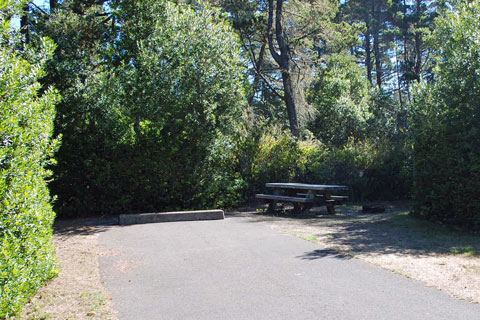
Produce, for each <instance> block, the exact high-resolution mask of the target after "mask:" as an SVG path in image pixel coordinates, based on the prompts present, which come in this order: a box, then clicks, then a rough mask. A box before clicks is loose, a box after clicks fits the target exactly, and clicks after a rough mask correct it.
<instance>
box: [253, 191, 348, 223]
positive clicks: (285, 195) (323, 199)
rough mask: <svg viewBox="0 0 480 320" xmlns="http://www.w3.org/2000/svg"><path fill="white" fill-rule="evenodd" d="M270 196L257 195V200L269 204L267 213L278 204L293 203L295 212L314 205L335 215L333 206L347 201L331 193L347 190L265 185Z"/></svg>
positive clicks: (308, 208)
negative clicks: (323, 206) (324, 208)
mask: <svg viewBox="0 0 480 320" xmlns="http://www.w3.org/2000/svg"><path fill="white" fill-rule="evenodd" d="M266 187H267V188H272V189H273V192H272V194H257V195H255V197H256V198H257V199H263V200H266V201H268V202H269V206H268V211H269V212H273V211H275V208H276V205H277V203H278V202H291V203H293V207H294V210H295V211H296V212H307V211H309V210H310V209H311V208H312V207H313V206H314V205H317V206H322V205H325V206H326V207H327V212H328V214H331V215H333V214H335V207H334V206H335V205H336V204H340V203H342V202H343V201H345V200H347V199H348V197H347V196H342V195H332V192H336V191H345V190H348V187H346V186H338V185H324V184H306V183H267V184H266Z"/></svg>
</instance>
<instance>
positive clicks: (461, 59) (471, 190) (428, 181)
mask: <svg viewBox="0 0 480 320" xmlns="http://www.w3.org/2000/svg"><path fill="white" fill-rule="evenodd" d="M479 19H480V3H479V2H478V1H465V2H459V3H458V4H457V5H456V6H455V9H454V10H450V9H447V11H445V12H444V13H443V14H442V15H441V16H440V17H439V18H438V19H437V20H436V29H435V32H434V34H433V37H432V39H431V41H432V46H433V47H434V48H436V49H437V52H436V53H437V56H436V63H437V66H436V68H435V70H434V77H435V82H434V83H433V84H423V85H421V86H420V87H419V88H418V93H417V95H416V110H415V113H414V116H413V120H414V125H415V126H414V129H415V130H414V134H413V139H414V164H415V175H414V179H415V191H414V200H415V207H414V211H413V213H414V214H416V215H418V216H421V217H424V218H427V219H431V220H437V221H440V222H444V223H449V224H457V225H462V226H464V227H467V228H473V229H480V201H479V199H480V121H479V118H480V103H479V101H480V85H479V76H478V75H479V74H480V47H479V43H480V27H479V24H478V21H479Z"/></svg>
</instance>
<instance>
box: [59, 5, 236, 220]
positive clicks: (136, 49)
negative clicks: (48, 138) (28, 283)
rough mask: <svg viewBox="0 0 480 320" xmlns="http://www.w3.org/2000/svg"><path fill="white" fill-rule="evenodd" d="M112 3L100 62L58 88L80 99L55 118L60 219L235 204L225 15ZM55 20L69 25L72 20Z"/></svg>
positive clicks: (230, 55)
mask: <svg viewBox="0 0 480 320" xmlns="http://www.w3.org/2000/svg"><path fill="white" fill-rule="evenodd" d="M115 5H116V6H118V7H116V11H115V12H116V14H118V15H117V16H116V21H117V22H118V23H119V25H118V29H116V32H118V35H110V36H112V37H114V38H116V39H117V40H116V41H115V45H111V44H110V43H108V42H102V41H103V40H101V39H100V40H98V41H99V42H100V45H99V46H100V47H101V48H103V49H104V50H105V58H104V59H99V60H97V61H96V63H97V67H96V69H94V70H92V71H91V73H90V74H86V75H85V79H78V82H79V83H80V84H79V85H76V86H75V87H71V88H69V89H65V92H66V94H67V98H68V99H71V100H74V99H75V98H77V97H80V98H79V99H80V100H79V101H77V106H78V109H73V110H72V108H71V106H65V105H62V106H61V109H60V112H61V113H62V114H63V115H62V117H59V118H57V128H58V131H59V132H60V133H63V134H64V137H65V138H64V141H63V146H62V149H61V150H60V151H59V154H58V161H59V164H58V166H57V167H56V168H54V171H55V178H56V179H55V182H54V183H53V184H52V188H53V191H54V192H55V193H57V194H58V196H59V200H58V208H59V210H60V213H61V214H62V215H69V216H74V215H75V216H80V215H105V214H118V213H121V212H145V211H153V210H155V211H163V210H171V209H194V208H200V207H210V206H215V205H226V204H227V203H232V202H235V201H236V200H235V199H236V198H238V196H237V195H235V192H234V190H237V189H238V188H240V187H241V185H242V182H241V180H238V179H237V180H236V178H235V172H234V171H232V170H234V168H235V164H234V163H233V162H232V163H229V162H228V161H227V160H228V159H230V160H231V159H232V158H231V156H232V152H233V151H231V150H233V149H232V147H231V146H230V145H231V138H229V137H230V136H231V135H232V134H233V132H235V127H236V126H237V124H238V122H239V120H241V118H242V114H241V110H242V106H243V104H244V101H245V99H244V92H243V86H242V79H243V69H242V66H241V59H240V51H239V44H238V39H237V37H236V35H235V34H234V33H233V30H232V29H231V27H230V26H229V25H228V23H226V18H225V16H224V15H223V14H222V13H221V12H220V11H218V10H216V9H211V8H210V7H209V6H208V5H197V6H196V7H195V8H194V9H192V7H190V6H186V5H175V4H173V3H171V2H168V1H149V0H144V1H124V2H121V3H117V4H115ZM61 14H62V13H61V12H60V13H59V15H61ZM72 14H73V13H72ZM133 16H134V17H136V18H135V19H132V18H131V17H133ZM58 19H64V20H62V21H65V22H64V23H65V24H66V25H67V27H69V28H72V27H74V26H73V25H69V24H68V23H69V21H76V20H75V19H71V20H69V19H68V18H67V17H63V18H62V17H61V16H59V17H58ZM94 29H95V30H97V29H98V28H94ZM107 32H110V31H108V30H107ZM100 51H101V50H100ZM80 54H81V53H80ZM97 54H98V53H97ZM59 58H61V57H59ZM87 58H88V59H90V58H91V56H88V57H85V59H87ZM81 59H83V58H81ZM70 63H78V64H80V62H79V61H75V60H73V61H72V62H70ZM110 63H112V64H113V65H114V66H115V67H114V68H112V65H111V64H110ZM72 97H73V98H72ZM64 107H65V108H64ZM78 110H81V112H80V111H78ZM72 119H73V120H72ZM67 135H68V137H67ZM228 157H230V158H228ZM232 193H233V194H234V195H232Z"/></svg>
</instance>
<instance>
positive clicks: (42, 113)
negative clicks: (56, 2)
mask: <svg viewBox="0 0 480 320" xmlns="http://www.w3.org/2000/svg"><path fill="white" fill-rule="evenodd" d="M2 5H3V6H8V5H11V6H13V3H12V2H8V3H5V2H0V15H1V18H0V24H1V28H2V30H0V43H1V47H0V145H1V148H0V213H1V214H0V318H3V317H9V316H10V315H12V314H14V313H15V312H16V311H18V310H19V309H20V308H21V307H22V306H23V304H24V303H25V302H26V301H27V299H28V298H29V296H31V295H32V294H33V293H35V291H36V289H38V288H39V287H40V286H41V285H42V283H44V282H45V281H46V280H47V279H50V278H51V277H53V276H54V275H55V271H54V269H53V268H54V262H55V260H54V247H53V243H52V223H53V219H54V212H53V211H52V207H51V205H50V196H49V191H48V189H47V186H46V182H45V178H46V177H47V176H48V175H49V172H48V171H46V170H45V169H44V168H45V166H46V165H47V164H48V162H49V161H50V160H49V159H50V157H51V155H52V153H53V151H54V149H55V145H56V143H55V141H52V139H51V136H52V131H53V118H54V103H55V101H56V100H57V95H56V93H55V91H54V90H52V89H48V90H46V91H45V92H44V93H43V94H42V95H41V96H39V94H38V92H39V90H40V84H39V83H38V82H37V80H38V79H39V78H40V77H41V76H43V74H44V73H43V66H44V64H45V61H46V59H47V57H48V56H49V55H50V54H51V52H52V50H53V43H52V42H51V41H49V40H43V41H42V44H41V48H40V49H38V50H35V51H33V50H32V49H27V50H16V49H15V48H21V47H22V45H21V44H20V43H19V42H18V41H16V40H15V39H13V38H12V37H11V35H10V24H9V23H8V21H5V17H6V16H9V14H10V13H11V12H6V11H7V10H8V9H7V8H6V7H1V6H2ZM10 8H12V7H10ZM8 11H9V10H8ZM20 52H21V53H20Z"/></svg>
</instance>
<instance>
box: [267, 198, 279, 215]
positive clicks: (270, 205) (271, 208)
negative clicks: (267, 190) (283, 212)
mask: <svg viewBox="0 0 480 320" xmlns="http://www.w3.org/2000/svg"><path fill="white" fill-rule="evenodd" d="M276 207H277V201H275V200H270V201H269V202H268V208H267V212H270V213H271V212H275V208H276Z"/></svg>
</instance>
